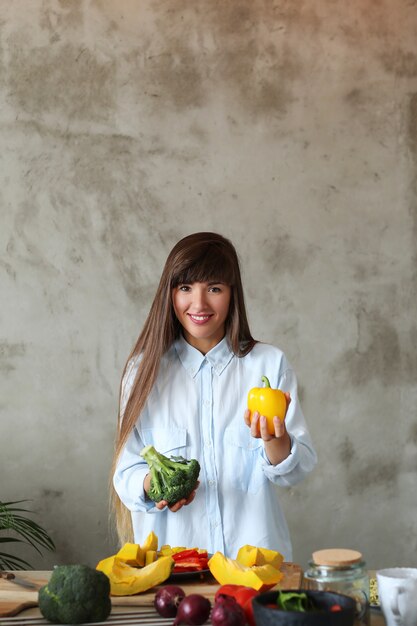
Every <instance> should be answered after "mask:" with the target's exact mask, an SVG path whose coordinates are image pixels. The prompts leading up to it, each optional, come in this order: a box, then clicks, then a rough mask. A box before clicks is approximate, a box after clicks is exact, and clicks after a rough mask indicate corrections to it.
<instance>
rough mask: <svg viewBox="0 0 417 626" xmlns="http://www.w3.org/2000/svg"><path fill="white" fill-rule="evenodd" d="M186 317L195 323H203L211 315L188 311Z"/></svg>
mask: <svg viewBox="0 0 417 626" xmlns="http://www.w3.org/2000/svg"><path fill="white" fill-rule="evenodd" d="M188 317H189V318H190V320H191V321H192V322H194V323H195V324H205V323H206V322H208V320H209V319H210V318H211V317H212V316H211V315H191V313H188Z"/></svg>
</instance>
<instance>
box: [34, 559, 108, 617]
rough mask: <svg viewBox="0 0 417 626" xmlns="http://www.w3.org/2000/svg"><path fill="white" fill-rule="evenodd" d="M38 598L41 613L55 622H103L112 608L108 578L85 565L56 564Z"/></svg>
mask: <svg viewBox="0 0 417 626" xmlns="http://www.w3.org/2000/svg"><path fill="white" fill-rule="evenodd" d="M38 598H39V608H40V611H41V613H42V615H43V616H44V617H45V618H46V619H47V620H49V621H50V622H54V623H55V624H83V623H90V622H103V621H104V620H105V619H107V618H108V616H109V615H110V611H111V600H110V580H109V579H108V577H107V576H106V575H105V574H103V572H99V571H97V570H95V569H92V568H91V567H88V566H87V565H59V566H57V567H55V569H54V570H53V572H52V575H51V578H50V580H49V582H48V584H46V585H44V586H43V587H41V588H40V589H39V595H38Z"/></svg>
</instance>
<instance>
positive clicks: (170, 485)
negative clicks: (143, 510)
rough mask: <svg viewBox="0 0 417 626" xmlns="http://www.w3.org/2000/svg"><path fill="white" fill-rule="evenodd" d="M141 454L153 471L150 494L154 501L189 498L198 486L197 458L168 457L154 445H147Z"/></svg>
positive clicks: (172, 502)
mask: <svg viewBox="0 0 417 626" xmlns="http://www.w3.org/2000/svg"><path fill="white" fill-rule="evenodd" d="M140 454H141V456H142V457H143V458H144V459H145V461H146V462H147V464H148V465H149V469H150V471H151V486H150V489H149V492H148V496H149V498H150V499H151V500H153V501H154V502H160V501H161V500H166V501H167V502H168V504H170V505H171V504H175V503H176V502H178V500H181V499H182V498H188V497H189V495H190V493H191V492H192V491H193V490H194V489H195V488H196V485H197V480H198V475H199V473H200V464H199V462H198V461H196V460H195V459H190V460H187V459H184V458H183V457H182V456H172V457H171V458H168V457H166V456H164V455H163V454H161V453H160V452H157V451H156V450H155V448H154V447H153V446H146V447H145V448H143V450H142V451H141V453H140Z"/></svg>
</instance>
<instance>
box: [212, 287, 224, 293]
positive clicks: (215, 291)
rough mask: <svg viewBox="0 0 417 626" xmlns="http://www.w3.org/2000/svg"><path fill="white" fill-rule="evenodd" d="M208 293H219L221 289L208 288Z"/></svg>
mask: <svg viewBox="0 0 417 626" xmlns="http://www.w3.org/2000/svg"><path fill="white" fill-rule="evenodd" d="M210 291H212V292H213V293H220V291H221V289H220V287H210Z"/></svg>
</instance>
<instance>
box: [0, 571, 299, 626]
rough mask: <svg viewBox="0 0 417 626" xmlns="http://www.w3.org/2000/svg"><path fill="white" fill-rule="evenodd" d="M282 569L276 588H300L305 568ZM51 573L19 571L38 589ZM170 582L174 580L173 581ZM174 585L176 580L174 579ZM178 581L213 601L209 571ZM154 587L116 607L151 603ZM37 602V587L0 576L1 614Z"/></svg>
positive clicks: (115, 603)
mask: <svg viewBox="0 0 417 626" xmlns="http://www.w3.org/2000/svg"><path fill="white" fill-rule="evenodd" d="M281 571H282V573H283V574H284V577H283V579H282V580H281V582H280V583H279V585H277V589H278V588H280V589H299V588H300V586H301V581H302V569H301V567H300V566H299V565H296V564H295V563H283V564H282V566H281ZM50 575H51V572H40V571H36V572H34V571H32V572H19V576H20V577H21V578H25V579H26V580H29V581H30V582H33V583H35V584H37V585H38V588H39V587H41V586H42V585H44V584H46V582H47V581H48V579H49V576H50ZM170 582H171V581H170ZM172 584H174V580H173V581H172ZM175 584H176V585H179V586H180V587H182V588H183V589H184V591H185V593H186V594H190V593H199V594H201V595H203V596H206V597H207V598H209V599H210V600H213V598H214V594H215V593H216V591H217V589H218V588H219V584H218V583H217V582H216V581H215V580H214V578H213V577H212V576H211V575H210V574H209V575H207V576H204V577H202V578H187V579H176V580H175ZM155 590H156V588H155V587H154V588H153V589H151V590H149V591H146V592H145V593H140V594H137V595H134V596H112V605H113V606H132V607H135V606H136V607H141V606H152V605H153V599H154V597H155ZM37 605H38V592H37V591H36V590H35V589H33V590H32V589H26V588H24V587H20V586H18V585H16V584H15V583H12V582H10V581H9V580H5V579H3V578H0V617H11V616H12V615H17V614H18V613H20V612H21V611H23V610H24V609H27V608H30V607H34V606H37Z"/></svg>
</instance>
